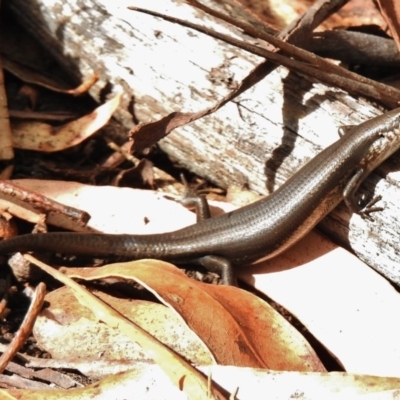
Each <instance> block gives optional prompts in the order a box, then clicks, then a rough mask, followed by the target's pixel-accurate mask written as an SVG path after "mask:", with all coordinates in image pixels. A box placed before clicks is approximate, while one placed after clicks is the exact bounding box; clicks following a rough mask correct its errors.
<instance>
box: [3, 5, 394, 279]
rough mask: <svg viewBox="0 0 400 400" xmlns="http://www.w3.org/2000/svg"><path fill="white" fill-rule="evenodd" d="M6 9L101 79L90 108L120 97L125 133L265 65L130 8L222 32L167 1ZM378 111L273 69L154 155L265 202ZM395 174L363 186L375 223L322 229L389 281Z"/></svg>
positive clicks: (206, 98) (387, 168)
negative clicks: (374, 200) (373, 205)
mask: <svg viewBox="0 0 400 400" xmlns="http://www.w3.org/2000/svg"><path fill="white" fill-rule="evenodd" d="M5 5H7V6H8V7H10V8H11V9H12V11H13V12H14V13H16V14H17V17H18V19H19V20H20V21H21V23H22V24H23V25H24V26H25V27H26V28H27V29H28V30H29V31H30V32H31V33H32V35H35V36H36V37H37V38H38V39H39V40H40V41H41V42H42V43H44V44H45V45H46V46H47V47H48V49H49V51H50V52H52V53H53V55H54V56H55V57H56V58H57V59H58V61H60V62H62V63H63V64H64V65H65V66H66V67H67V68H68V69H69V70H70V71H71V72H74V73H75V74H80V75H81V77H82V78H85V77H87V76H89V75H91V74H92V73H93V71H95V72H97V73H99V74H100V76H101V79H100V81H99V82H98V83H97V84H96V85H95V87H94V88H93V89H92V92H91V93H92V95H93V96H94V97H95V98H97V99H100V97H101V95H102V93H103V90H104V89H105V88H111V90H112V91H114V92H117V91H121V90H122V91H123V92H124V102H123V105H122V107H121V109H120V110H119V111H118V113H117V115H116V117H117V118H118V119H119V120H120V121H121V122H122V123H123V124H124V125H125V126H126V127H127V131H128V129H129V128H131V127H132V126H133V124H134V122H133V121H136V120H137V121H139V122H149V121H154V120H157V119H159V118H161V117H163V116H165V115H167V114H168V113H170V112H172V111H186V112H189V111H190V112H194V111H199V110H202V109H204V108H206V107H208V106H212V105H213V104H215V103H216V102H217V101H218V100H219V99H221V98H222V97H223V96H224V95H226V94H227V93H228V92H229V91H230V90H231V88H232V87H234V86H235V85H236V84H237V83H238V82H240V81H241V79H242V78H243V77H245V76H246V75H247V74H248V73H249V71H250V70H251V69H252V68H253V67H254V66H255V65H257V64H258V63H260V62H261V61H262V60H261V59H260V58H258V57H255V56H252V55H249V54H248V53H246V52H244V51H242V50H239V49H236V48H234V47H232V46H230V45H227V44H224V43H221V42H219V41H217V40H214V39H212V38H210V37H207V36H206V35H203V34H200V33H197V32H193V31H191V30H189V29H186V28H183V27H181V26H178V25H174V24H171V23H168V22H165V21H161V20H159V19H157V18H154V17H151V16H148V15H143V14H140V13H137V12H134V11H129V10H127V8H126V7H128V6H131V5H137V6H142V7H146V8H152V9H157V10H158V11H162V12H165V13H168V14H170V15H174V16H177V17H180V18H183V19H190V20H193V21H197V22H199V23H202V24H206V25H207V26H210V27H214V28H215V29H218V30H220V31H223V32H225V33H229V27H228V26H227V25H225V24H223V23H220V22H216V21H213V20H211V19H210V18H207V17H204V15H202V14H201V13H200V12H198V11H196V10H194V9H192V8H191V7H189V6H187V5H182V4H179V3H177V2H173V1H172V0H152V1H150V0H146V1H140V0H136V1H133V0H129V1H127V0H119V1H118V2H111V1H108V0H70V1H68V2H62V1H54V0H10V1H9V2H6V4H5ZM132 108H133V111H134V117H133V116H132ZM379 113H380V111H378V110H377V109H376V108H375V107H373V106H372V105H370V104H368V102H367V101H364V100H362V99H356V98H354V97H352V96H350V95H348V94H347V93H345V92H343V91H341V90H338V89H336V88H332V87H327V86H325V85H323V84H321V83H318V82H315V81H313V80H312V79H309V78H307V77H304V76H299V75H296V74H294V73H289V72H288V71H287V70H286V69H285V68H278V69H277V70H275V71H274V72H273V73H272V74H270V75H269V76H268V77H267V78H265V79H264V80H262V81H261V82H260V83H259V84H257V85H256V86H255V87H253V88H252V89H250V90H248V91H246V92H245V93H244V94H242V95H241V96H240V97H239V98H238V99H236V100H235V101H233V102H230V103H228V104H227V105H225V106H224V107H223V108H222V109H220V110H219V111H218V112H216V113H215V114H213V115H210V116H207V117H205V118H203V119H201V120H198V121H196V122H193V123H191V124H190V125H187V126H185V127H182V128H179V129H176V130H175V131H174V132H173V133H171V134H170V135H169V136H168V137H167V138H165V139H163V140H162V141H161V142H160V146H161V147H162V149H163V150H164V151H165V152H167V153H168V154H169V155H170V156H171V157H172V158H174V159H176V160H178V161H179V162H180V163H181V164H182V165H184V166H186V167H187V168H189V169H190V170H192V171H193V172H195V173H197V174H199V175H201V176H204V177H207V178H208V179H210V180H212V181H213V182H215V183H216V184H218V185H221V186H225V187H226V186H228V185H230V184H239V185H248V186H249V187H250V188H251V189H253V190H255V191H257V192H259V193H263V194H268V193H269V192H271V191H273V190H274V189H276V188H277V187H278V186H279V185H281V184H282V183H283V182H284V181H285V180H286V179H287V178H288V177H289V176H291V175H292V174H293V173H294V172H295V171H296V170H297V169H298V168H299V166H300V165H301V164H303V163H304V162H305V161H306V160H308V159H310V158H312V157H313V156H314V155H315V154H316V153H318V151H320V149H321V148H323V147H326V146H327V145H328V144H330V143H332V142H334V141H335V140H337V139H338V138H339V136H338V134H337V128H338V127H339V126H341V125H352V124H358V123H360V122H362V121H364V120H365V119H368V118H371V117H373V116H375V115H378V114H379ZM399 165H400V160H399V158H398V157H396V156H395V157H392V158H391V160H390V161H388V162H386V163H384V165H383V166H381V167H380V168H379V169H378V170H377V171H375V172H374V173H373V174H372V175H371V176H370V177H369V178H368V179H367V181H366V182H365V184H364V185H363V186H362V189H361V192H363V193H365V194H366V196H367V197H369V196H372V195H373V194H375V195H377V194H382V195H383V201H382V203H381V204H384V205H385V210H384V211H383V212H380V213H376V215H375V222H369V221H363V220H362V219H361V218H359V217H358V216H355V215H352V214H351V213H349V212H348V211H347V209H346V208H345V207H344V206H343V205H342V206H340V207H338V209H337V210H335V212H333V213H332V214H331V215H330V216H329V217H328V218H326V219H325V220H324V221H323V222H322V223H321V225H320V226H321V228H322V229H323V230H324V231H325V232H327V233H329V235H330V236H332V237H335V238H336V240H338V241H339V242H341V243H342V244H345V245H347V247H349V248H351V249H352V250H353V251H354V252H355V253H356V254H357V255H359V257H360V258H362V259H363V260H364V261H366V262H367V263H368V264H369V265H371V266H373V267H374V268H375V269H377V270H379V271H380V272H382V273H383V274H384V275H386V276H387V277H388V278H390V279H392V280H393V281H394V282H397V283H400V244H399V240H398V235H399V233H400V218H399V215H400V202H399V201H398V199H400V189H399V182H400V175H399V173H396V170H398V166H399ZM388 173H390V176H387V175H388ZM384 177H386V179H384ZM344 279H345V278H344Z"/></svg>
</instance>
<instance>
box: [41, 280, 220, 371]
mask: <svg viewBox="0 0 400 400" xmlns="http://www.w3.org/2000/svg"><path fill="white" fill-rule="evenodd" d="M94 295H95V296H96V297H99V298H100V299H101V300H102V301H104V302H105V303H107V304H108V305H110V306H111V307H112V308H114V309H116V310H117V311H118V312H120V313H121V314H122V315H124V316H125V317H126V318H128V319H129V320H130V321H133V322H135V323H136V324H137V325H139V326H140V327H141V328H143V329H144V330H146V331H147V332H148V333H150V334H151V335H153V336H154V337H155V338H157V339H158V340H159V341H160V342H162V343H164V344H165V345H166V346H168V347H169V348H171V349H172V350H174V351H176V352H177V353H178V354H180V355H181V356H183V357H184V358H185V359H186V360H188V361H190V362H191V363H192V364H194V365H210V364H213V363H214V360H213V358H212V356H211V355H210V352H209V350H208V349H206V347H205V346H204V344H203V343H202V342H201V341H200V340H199V338H198V337H197V336H196V335H194V334H193V332H192V331H190V330H189V329H188V328H187V326H186V325H185V324H184V323H183V321H182V320H181V319H180V318H179V317H178V316H177V315H176V313H174V312H173V310H171V309H170V308H168V307H165V306H164V305H163V304H158V303H154V302H150V301H144V300H131V299H119V298H116V297H113V296H110V295H107V294H105V293H101V292H95V293H94ZM46 302H48V303H49V306H48V307H46V309H45V310H44V311H43V312H42V313H41V315H40V316H39V317H38V318H37V321H36V323H35V328H34V335H35V338H36V340H37V341H38V344H39V346H40V347H41V348H43V349H45V350H46V351H47V352H49V353H50V354H51V356H52V358H53V359H55V360H64V361H66V362H67V361H69V362H72V363H76V362H81V361H86V362H87V363H90V362H91V361H92V362H94V361H102V362H104V363H106V362H107V361H108V362H109V363H110V365H119V366H120V369H119V371H121V370H127V369H129V368H131V366H132V364H137V363H142V364H153V361H152V360H149V357H148V356H147V355H146V354H145V353H144V352H143V350H142V349H141V347H140V346H138V344H137V343H135V342H133V341H131V340H130V339H129V338H127V337H126V336H125V335H123V334H121V333H120V332H119V331H118V330H116V329H113V328H110V327H108V326H107V325H106V324H103V323H100V322H99V321H98V320H97V319H96V318H95V316H94V315H93V313H92V312H91V311H90V310H89V309H88V308H87V307H84V306H83V305H81V304H80V303H79V302H78V301H77V300H76V298H75V297H74V295H73V293H72V291H71V290H70V289H69V288H68V287H62V288H60V289H58V290H55V291H53V292H51V293H49V294H48V295H47V296H46ZM89 376H92V377H96V378H99V377H102V376H104V373H103V372H102V371H101V370H100V371H95V375H94V376H93V374H90V375H89Z"/></svg>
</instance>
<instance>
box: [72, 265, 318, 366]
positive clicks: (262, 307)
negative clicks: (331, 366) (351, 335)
mask: <svg viewBox="0 0 400 400" xmlns="http://www.w3.org/2000/svg"><path fill="white" fill-rule="evenodd" d="M65 273H66V274H67V275H68V276H71V277H75V278H80V279H101V278H108V277H119V278H125V279H133V280H135V281H137V282H139V283H140V284H142V285H143V286H145V287H146V288H147V289H149V290H150V291H151V292H152V293H154V294H155V295H156V296H157V297H158V298H159V299H160V300H161V301H162V302H164V303H166V304H167V305H169V306H171V307H173V308H174V309H175V310H176V311H177V312H178V313H179V314H180V315H181V316H182V318H183V319H184V320H185V322H186V323H187V324H188V325H189V327H190V328H191V329H193V330H194V331H195V332H196V333H197V334H198V335H199V336H200V338H202V340H203V341H204V342H205V343H206V345H207V347H208V348H209V349H210V350H211V352H212V353H213V355H214V356H215V358H216V360H217V362H218V363H220V364H225V365H238V366H251V367H263V368H270V369H274V370H289V371H324V367H323V366H322V364H321V362H320V361H319V359H318V357H317V356H316V354H315V353H314V351H313V350H312V349H311V347H310V346H309V344H308V343H307V342H306V341H305V339H304V338H303V337H302V336H301V335H300V333H299V332H298V331H296V330H295V329H294V328H293V327H292V326H291V325H290V324H289V323H288V322H287V321H286V320H285V319H284V318H283V317H282V316H281V315H280V314H278V313H277V312H276V311H275V310H274V309H273V308H272V307H271V306H269V304H267V303H265V302H264V301H262V300H261V299H259V298H258V297H256V296H254V295H252V294H250V293H248V292H246V291H243V290H241V289H238V288H235V287H230V286H214V285H207V284H204V283H201V282H196V281H194V280H192V279H190V278H188V277H187V276H186V275H185V274H184V273H183V272H182V271H181V270H179V269H178V268H176V267H174V266H173V265H171V264H168V263H165V262H162V261H156V260H142V261H135V262H129V263H117V264H111V265H108V266H104V267H101V268H96V269H95V270H94V269H87V268H83V269H78V268H71V269H65Z"/></svg>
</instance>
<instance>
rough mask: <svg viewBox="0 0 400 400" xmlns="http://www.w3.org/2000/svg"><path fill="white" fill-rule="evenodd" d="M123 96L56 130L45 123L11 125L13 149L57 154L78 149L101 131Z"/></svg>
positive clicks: (17, 123) (118, 96) (116, 97)
mask: <svg viewBox="0 0 400 400" xmlns="http://www.w3.org/2000/svg"><path fill="white" fill-rule="evenodd" d="M120 101H121V94H117V95H116V96H115V97H114V98H112V99H111V100H109V101H108V102H106V103H105V104H103V105H101V106H100V107H98V108H97V109H96V110H94V111H93V112H92V113H90V114H88V115H85V116H84V117H81V118H79V119H77V120H75V121H72V122H69V123H67V124H65V125H62V126H59V127H57V128H55V127H53V126H51V125H49V124H45V123H43V122H37V121H31V122H15V123H13V124H12V129H13V142H14V146H15V147H17V148H20V149H24V150H35V151H44V152H55V151H61V150H65V149H68V148H70V147H73V146H76V145H77V144H79V143H81V142H82V141H84V140H85V139H87V138H89V137H90V136H91V135H93V134H94V133H95V132H97V131H98V130H99V129H100V128H102V127H103V126H104V125H105V124H106V123H107V122H108V120H109V119H110V118H111V116H112V115H113V113H114V111H115V110H116V109H117V108H118V106H119V103H120Z"/></svg>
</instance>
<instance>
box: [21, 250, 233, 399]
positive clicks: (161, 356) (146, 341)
mask: <svg viewBox="0 0 400 400" xmlns="http://www.w3.org/2000/svg"><path fill="white" fill-rule="evenodd" d="M25 258H26V259H27V260H28V261H30V262H31V263H33V264H35V265H37V266H38V267H39V268H40V269H41V270H43V271H45V272H46V273H48V274H49V275H51V276H52V277H53V278H54V279H57V280H58V281H60V282H61V283H63V284H65V285H67V286H68V287H69V288H70V289H71V290H72V291H73V293H74V295H75V296H76V298H77V299H78V300H79V302H80V303H81V304H83V305H85V306H86V307H88V308H90V310H91V311H92V312H93V313H94V314H95V315H96V317H97V318H98V320H99V321H102V322H104V323H106V324H107V325H109V326H110V327H112V328H115V329H118V330H119V331H120V332H121V333H123V334H124V335H126V336H128V337H129V338H130V339H131V340H132V341H134V342H137V343H138V344H139V346H141V347H142V348H143V350H144V351H145V352H146V353H147V354H148V356H149V357H151V358H152V359H153V360H154V361H155V362H156V363H157V364H158V365H159V366H160V367H161V368H162V369H163V371H164V372H165V373H166V374H167V375H168V377H169V378H170V379H171V381H172V382H173V383H174V385H176V386H177V387H179V388H180V389H182V390H184V391H185V392H186V393H187V394H188V396H189V397H190V398H191V399H193V400H196V399H199V400H203V399H205V398H208V397H207V396H209V397H210V399H221V400H222V399H226V394H225V393H223V391H221V390H220V389H219V388H216V387H214V386H212V387H211V388H210V387H209V385H208V381H207V379H206V377H205V376H204V375H202V374H201V373H200V372H199V371H197V370H196V369H195V368H194V367H193V366H192V365H191V364H189V363H188V362H187V361H186V360H184V359H183V358H182V357H180V356H179V355H178V354H176V353H175V352H174V351H172V350H170V349H169V348H168V347H166V346H164V345H163V344H162V343H161V342H159V341H158V340H157V339H155V338H154V337H153V336H151V335H150V334H149V333H147V332H146V331H145V330H143V329H142V328H140V327H139V326H138V325H136V324H135V323H134V322H132V321H130V320H128V319H127V318H125V317H124V316H123V315H122V314H120V313H119V312H118V311H117V310H115V309H114V308H112V307H110V306H108V305H107V304H106V303H104V302H103V301H101V300H100V299H99V298H97V297H96V296H93V295H92V294H91V293H90V292H89V291H88V290H86V289H85V288H84V287H82V286H80V285H79V284H78V283H76V282H75V281H73V280H72V279H70V278H69V277H67V276H66V275H63V274H62V273H61V272H60V271H57V270H56V269H54V268H52V267H50V266H48V265H46V264H45V263H42V262H41V261H39V260H37V259H36V258H35V257H33V256H31V255H29V254H27V255H25Z"/></svg>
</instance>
